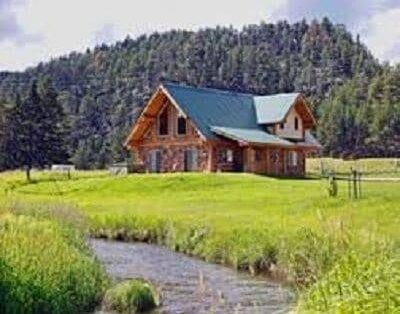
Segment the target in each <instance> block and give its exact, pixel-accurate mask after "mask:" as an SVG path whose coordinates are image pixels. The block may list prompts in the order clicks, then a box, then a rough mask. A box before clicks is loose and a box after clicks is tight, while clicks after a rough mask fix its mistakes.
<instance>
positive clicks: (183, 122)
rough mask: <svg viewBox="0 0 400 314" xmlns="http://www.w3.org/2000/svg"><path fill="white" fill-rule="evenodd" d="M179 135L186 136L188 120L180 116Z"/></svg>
mask: <svg viewBox="0 0 400 314" xmlns="http://www.w3.org/2000/svg"><path fill="white" fill-rule="evenodd" d="M177 133H178V135H185V134H186V119H185V118H184V117H179V116H178V123H177Z"/></svg>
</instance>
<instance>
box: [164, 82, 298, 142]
mask: <svg viewBox="0 0 400 314" xmlns="http://www.w3.org/2000/svg"><path fill="white" fill-rule="evenodd" d="M163 87H164V88H165V89H166V90H167V92H168V93H169V94H170V95H171V97H172V98H173V99H174V100H175V102H176V103H177V104H178V106H179V107H180V108H181V110H182V111H183V112H184V113H185V114H186V115H187V116H188V117H189V118H190V119H191V120H192V121H193V122H194V123H195V124H196V126H197V127H198V129H199V131H200V132H201V134H203V135H204V136H205V137H206V138H211V139H212V138H216V134H215V133H217V131H218V130H219V131H221V130H223V131H224V132H225V131H229V132H227V134H228V133H229V134H231V135H233V136H235V135H240V136H244V137H245V139H243V140H245V141H247V140H249V141H250V142H252V143H253V142H254V143H258V141H260V142H259V143H269V141H271V143H277V142H278V140H279V141H280V143H281V144H283V143H285V144H286V143H290V142H288V141H285V140H282V139H280V138H279V137H276V136H273V135H271V134H268V133H267V132H266V131H264V130H263V129H262V127H261V126H260V124H268V123H272V122H279V121H281V120H282V119H283V118H284V116H285V115H286V113H287V112H288V111H289V109H290V107H291V105H292V104H293V102H294V100H295V99H296V97H297V96H298V95H299V94H297V93H293V94H278V95H272V96H256V95H252V94H243V93H236V92H232V91H224V90H218V89H211V88H197V87H190V86H185V85H179V84H173V83H165V84H163ZM250 129H252V130H250ZM216 130H217V131H216ZM239 130H241V131H240V132H239ZM250 131H251V132H250ZM219 135H221V134H219ZM246 139H247V140H246Z"/></svg>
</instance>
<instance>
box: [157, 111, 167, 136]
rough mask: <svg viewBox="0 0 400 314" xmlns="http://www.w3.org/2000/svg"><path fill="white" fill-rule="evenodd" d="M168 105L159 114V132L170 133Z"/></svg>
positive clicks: (160, 133)
mask: <svg viewBox="0 0 400 314" xmlns="http://www.w3.org/2000/svg"><path fill="white" fill-rule="evenodd" d="M168 130H169V126H168V107H165V108H164V109H163V111H162V112H161V113H160V115H159V116H158V134H159V135H168Z"/></svg>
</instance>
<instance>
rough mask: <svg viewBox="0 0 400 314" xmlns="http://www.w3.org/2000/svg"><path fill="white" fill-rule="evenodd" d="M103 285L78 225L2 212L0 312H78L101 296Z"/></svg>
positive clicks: (96, 301) (0, 217)
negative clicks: (74, 226) (66, 224)
mask: <svg viewBox="0 0 400 314" xmlns="http://www.w3.org/2000/svg"><path fill="white" fill-rule="evenodd" d="M107 285H108V279H107V277H106V275H105V273H104V272H103V269H102V268H101V267H100V265H99V264H98V263H97V262H96V260H95V259H94V258H93V257H92V256H91V254H90V252H89V251H88V249H87V248H86V245H85V242H84V239H83V237H82V235H81V234H80V233H79V232H78V231H76V230H73V229H71V228H69V227H64V226H61V225H60V224H59V223H57V222H55V221H50V220H45V219H38V218H33V217H29V216H24V215H20V216H14V215H11V214H3V215H0V313H82V312H84V311H89V310H91V309H93V307H94V306H96V305H97V304H98V303H99V302H100V301H101V297H102V295H103V293H104V291H105V288H106V287H107Z"/></svg>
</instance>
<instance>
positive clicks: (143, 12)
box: [0, 0, 286, 70]
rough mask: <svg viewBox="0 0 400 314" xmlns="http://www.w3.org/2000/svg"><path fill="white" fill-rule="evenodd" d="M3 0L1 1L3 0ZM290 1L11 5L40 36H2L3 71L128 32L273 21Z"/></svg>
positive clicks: (43, 0) (90, 0) (60, 0)
mask: <svg viewBox="0 0 400 314" xmlns="http://www.w3.org/2000/svg"><path fill="white" fill-rule="evenodd" d="M0 1H1V0H0ZM285 2H286V0H247V1H229V0H219V1H218V0H202V1H189V0H169V1H165V0H146V1H135V0H114V1H110V0H30V1H27V3H26V4H25V5H19V6H15V7H13V10H14V14H15V16H16V18H17V21H18V25H19V27H20V28H21V29H23V30H24V31H27V32H28V33H29V34H39V35H40V36H41V41H31V42H29V43H26V44H25V45H23V46H21V45H17V44H16V42H15V41H12V40H4V41H2V42H1V41H0V70H6V69H10V70H16V69H18V70H22V69H24V68H25V67H26V66H28V65H34V64H36V63H38V62H39V61H46V60H49V59H50V58H51V57H56V56H59V55H62V54H66V53H68V52H70V51H72V50H78V51H83V50H85V49H86V48H87V47H88V46H90V47H92V46H93V45H96V44H99V43H100V41H102V40H105V41H106V42H113V41H115V40H118V39H123V38H124V37H125V36H126V35H128V34H129V35H130V36H131V37H136V36H138V35H140V34H142V33H150V32H153V31H165V30H168V29H171V28H185V29H197V28H200V27H206V26H210V27H211V26H215V25H218V24H219V25H234V26H236V27H240V26H242V25H244V24H249V23H258V22H260V21H261V20H267V21H268V20H270V19H271V18H272V17H273V14H274V12H275V11H276V10H277V9H278V8H279V7H280V6H282V5H283V4H284V3H285Z"/></svg>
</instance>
